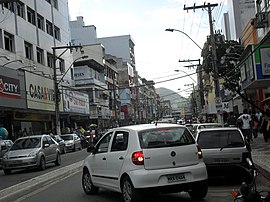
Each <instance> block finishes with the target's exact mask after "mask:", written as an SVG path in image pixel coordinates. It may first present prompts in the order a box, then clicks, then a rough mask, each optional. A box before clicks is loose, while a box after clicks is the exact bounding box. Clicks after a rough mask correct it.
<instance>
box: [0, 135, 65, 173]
mask: <svg viewBox="0 0 270 202" xmlns="http://www.w3.org/2000/svg"><path fill="white" fill-rule="evenodd" d="M48 163H55V165H56V166H59V165H60V164H61V157H60V149H59V146H58V144H57V142H56V141H55V140H54V139H53V138H52V137H51V136H49V135H33V136H28V137H22V138H19V139H17V140H16V141H15V142H14V144H13V145H12V147H11V148H10V149H9V151H8V152H6V153H5V154H4V156H3V170H4V173H5V174H6V175H7V174H10V173H11V171H12V170H15V169H22V168H29V167H38V168H39V169H40V170H44V169H46V164H48Z"/></svg>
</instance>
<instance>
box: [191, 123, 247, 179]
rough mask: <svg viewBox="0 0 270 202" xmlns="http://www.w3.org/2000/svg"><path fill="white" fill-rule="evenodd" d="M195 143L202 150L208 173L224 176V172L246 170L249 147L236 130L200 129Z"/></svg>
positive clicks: (240, 133) (239, 131)
mask: <svg viewBox="0 0 270 202" xmlns="http://www.w3.org/2000/svg"><path fill="white" fill-rule="evenodd" d="M196 141H197V143H198V144H199V146H200V147H201V148H202V151H203V157H204V162H205V164H206V167H207V169H208V171H209V172H213V171H218V172H215V174H219V175H224V172H226V171H229V172H230V171H232V170H233V169H238V168H241V169H242V168H243V169H245V168H248V164H247V162H246V158H247V157H249V158H250V157H251V153H250V147H249V144H247V143H246V141H245V138H244V137H243V134H242V132H241V130H239V129H238V128H236V127H234V128H208V129H200V130H198V133H197V136H196ZM223 171H224V172H223ZM242 171H243V170H242ZM227 174H229V173H227Z"/></svg>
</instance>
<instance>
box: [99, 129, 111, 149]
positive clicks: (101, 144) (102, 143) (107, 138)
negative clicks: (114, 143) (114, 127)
mask: <svg viewBox="0 0 270 202" xmlns="http://www.w3.org/2000/svg"><path fill="white" fill-rule="evenodd" d="M111 137H112V132H111V133H108V134H107V135H106V136H104V137H103V138H102V140H101V141H100V142H99V143H98V145H97V147H96V148H97V149H96V153H105V152H108V148H109V143H110V140H111Z"/></svg>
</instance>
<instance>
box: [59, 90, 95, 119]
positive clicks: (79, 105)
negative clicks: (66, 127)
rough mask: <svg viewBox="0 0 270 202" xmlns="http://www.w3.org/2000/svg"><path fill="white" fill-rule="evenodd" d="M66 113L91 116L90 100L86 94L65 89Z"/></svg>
mask: <svg viewBox="0 0 270 202" xmlns="http://www.w3.org/2000/svg"><path fill="white" fill-rule="evenodd" d="M63 97H64V111H65V112H75V113H82V114H89V113H90V111H89V98H88V95H87V94H85V93H81V92H78V91H71V90H67V89H64V90H63Z"/></svg>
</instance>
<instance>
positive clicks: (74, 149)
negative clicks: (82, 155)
mask: <svg viewBox="0 0 270 202" xmlns="http://www.w3.org/2000/svg"><path fill="white" fill-rule="evenodd" d="M73 151H74V152H75V151H76V145H75V144H74V148H73Z"/></svg>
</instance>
